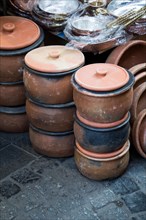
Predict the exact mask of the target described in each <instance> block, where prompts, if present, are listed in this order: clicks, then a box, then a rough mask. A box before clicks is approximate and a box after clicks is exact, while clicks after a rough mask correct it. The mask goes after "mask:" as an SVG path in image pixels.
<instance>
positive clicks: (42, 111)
mask: <svg viewBox="0 0 146 220" xmlns="http://www.w3.org/2000/svg"><path fill="white" fill-rule="evenodd" d="M26 112H27V115H28V119H29V121H30V123H31V124H33V125H34V126H35V127H37V128H39V129H42V130H45V131H52V132H65V131H71V130H73V121H74V120H73V115H74V113H75V106H74V104H73V103H68V104H67V105H66V104H64V105H56V106H54V105H51V106H50V105H47V106H46V105H45V106H44V105H41V104H40V103H36V102H35V103H34V102H33V101H32V100H30V99H27V101H26Z"/></svg>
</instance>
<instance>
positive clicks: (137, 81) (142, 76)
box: [134, 71, 146, 89]
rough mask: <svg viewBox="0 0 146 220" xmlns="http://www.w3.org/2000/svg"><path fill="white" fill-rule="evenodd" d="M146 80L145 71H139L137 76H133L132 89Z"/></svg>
mask: <svg viewBox="0 0 146 220" xmlns="http://www.w3.org/2000/svg"><path fill="white" fill-rule="evenodd" d="M144 82H146V71H145V72H141V73H140V74H138V75H137V76H135V84H134V89H136V88H137V87H138V86H139V85H141V84H142V83H144Z"/></svg>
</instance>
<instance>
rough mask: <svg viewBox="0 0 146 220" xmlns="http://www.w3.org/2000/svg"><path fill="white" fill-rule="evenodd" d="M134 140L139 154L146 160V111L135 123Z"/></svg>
mask: <svg viewBox="0 0 146 220" xmlns="http://www.w3.org/2000/svg"><path fill="white" fill-rule="evenodd" d="M132 140H133V145H134V146H135V148H136V150H137V152H138V153H139V154H140V155H141V156H142V157H143V158H146V109H144V110H142V111H141V112H140V113H139V114H138V116H137V118H136V119H135V121H134V124H133V128H132Z"/></svg>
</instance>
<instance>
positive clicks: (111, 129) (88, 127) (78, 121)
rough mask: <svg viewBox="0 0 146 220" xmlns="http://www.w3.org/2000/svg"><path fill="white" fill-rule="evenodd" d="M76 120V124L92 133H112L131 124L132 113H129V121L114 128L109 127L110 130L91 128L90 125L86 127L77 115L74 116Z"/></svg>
mask: <svg viewBox="0 0 146 220" xmlns="http://www.w3.org/2000/svg"><path fill="white" fill-rule="evenodd" d="M74 118H75V122H76V123H77V124H78V125H80V126H81V127H83V128H85V129H88V130H91V131H95V132H110V131H114V130H117V129H120V128H121V127H123V126H125V125H126V124H127V123H129V120H130V112H128V117H127V119H126V120H125V121H124V122H122V123H121V124H119V125H117V126H114V127H109V128H96V127H91V126H89V125H86V124H84V123H83V122H81V121H80V120H79V118H78V117H77V115H76V113H75V115H74Z"/></svg>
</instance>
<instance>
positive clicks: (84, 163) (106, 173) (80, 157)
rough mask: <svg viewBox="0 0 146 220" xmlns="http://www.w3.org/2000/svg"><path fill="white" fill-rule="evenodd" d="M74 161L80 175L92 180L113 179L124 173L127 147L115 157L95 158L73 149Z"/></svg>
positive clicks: (127, 161)
mask: <svg viewBox="0 0 146 220" xmlns="http://www.w3.org/2000/svg"><path fill="white" fill-rule="evenodd" d="M75 163H76V166H77V168H78V169H79V171H80V172H81V174H82V175H84V176H86V177H88V178H89V179H93V180H105V179H113V178H116V177H118V176H120V175H122V174H123V173H124V171H125V170H126V168H127V166H128V163H129V149H127V150H126V151H125V152H123V153H121V154H120V155H118V156H117V157H114V158H109V159H105V160H103V159H95V158H91V157H87V156H86V155H84V154H83V153H81V152H80V151H79V150H78V149H77V148H76V149H75Z"/></svg>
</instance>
